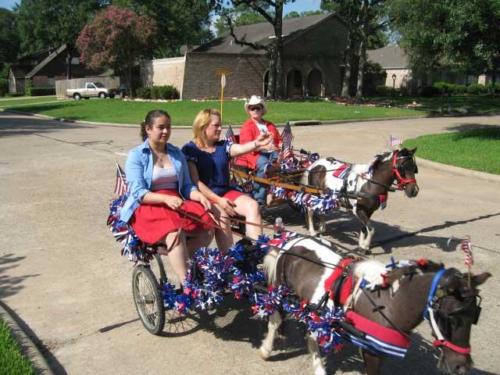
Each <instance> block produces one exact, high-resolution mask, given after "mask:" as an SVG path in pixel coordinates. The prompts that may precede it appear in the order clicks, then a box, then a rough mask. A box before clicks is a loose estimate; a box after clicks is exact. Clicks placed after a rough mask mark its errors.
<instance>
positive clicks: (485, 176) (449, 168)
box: [416, 157, 500, 182]
mask: <svg viewBox="0 0 500 375" xmlns="http://www.w3.org/2000/svg"><path fill="white" fill-rule="evenodd" d="M416 159H417V162H418V164H420V165H423V166H426V167H428V168H432V169H436V170H440V171H444V172H448V173H451V174H455V175H460V176H466V177H477V178H480V179H482V180H486V181H490V182H500V175H496V174H492V173H486V172H480V171H474V170H472V169H465V168H460V167H455V166H454V165H448V164H442V163H438V162H435V161H431V160H427V159H422V158H419V157H417V158H416Z"/></svg>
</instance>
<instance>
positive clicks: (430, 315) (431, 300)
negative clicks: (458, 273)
mask: <svg viewBox="0 0 500 375" xmlns="http://www.w3.org/2000/svg"><path fill="white" fill-rule="evenodd" d="M447 271H454V270H452V269H448V270H446V269H445V268H441V269H440V270H439V271H438V272H437V273H436V275H435V276H434V279H433V280H432V284H431V288H430V290H429V295H428V297H427V304H426V308H425V310H424V319H427V320H428V321H429V323H430V326H431V329H432V332H433V334H434V336H435V337H436V340H435V341H434V343H433V345H434V346H436V347H443V346H444V347H447V348H448V349H451V350H453V351H454V352H456V353H459V354H463V355H467V354H470V352H471V348H470V346H468V347H462V346H459V345H456V344H453V343H452V342H451V341H450V340H449V339H447V338H446V336H445V334H443V332H441V329H440V328H439V324H438V322H437V319H436V315H437V314H438V311H439V308H440V305H441V302H442V300H443V298H445V297H447V295H445V294H441V295H438V293H437V291H438V289H439V282H440V281H441V278H442V277H443V276H444V274H445V273H446V272H447ZM466 298H467V299H471V302H472V298H473V299H474V301H473V302H475V299H476V298H479V299H480V297H479V295H477V294H474V293H471V294H470V295H468V296H466ZM480 304H481V303H480V302H479V303H478V304H476V303H474V304H473V305H474V306H472V324H476V323H477V321H478V320H479V315H480V313H481V307H480ZM468 306H469V305H467V306H466V307H464V308H461V309H459V310H457V311H452V312H451V313H449V314H447V315H446V316H443V315H442V314H441V315H440V319H450V315H453V314H457V313H459V312H462V311H464V310H465V309H467V308H468ZM446 333H447V334H449V332H446Z"/></svg>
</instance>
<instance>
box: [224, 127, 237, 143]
mask: <svg viewBox="0 0 500 375" xmlns="http://www.w3.org/2000/svg"><path fill="white" fill-rule="evenodd" d="M226 141H229V142H233V143H236V136H235V135H234V131H233V128H232V127H231V125H229V127H228V128H227V130H226Z"/></svg>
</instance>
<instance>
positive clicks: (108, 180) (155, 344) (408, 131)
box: [0, 113, 500, 375]
mask: <svg viewBox="0 0 500 375" xmlns="http://www.w3.org/2000/svg"><path fill="white" fill-rule="evenodd" d="M173 120H174V123H175V119H173ZM480 124H489V125H497V126H500V116H496V117H469V118H439V119H438V118H436V119H412V120H395V121H384V122H381V121H377V122H363V123H351V124H337V125H321V126H313V127H297V128H294V129H293V132H294V135H295V140H294V145H295V146H296V147H303V148H305V149H309V150H314V151H317V152H319V153H320V154H321V155H323V156H335V157H337V158H339V159H345V160H348V161H352V162H369V161H370V160H371V158H372V156H373V155H374V154H375V153H377V152H380V151H384V149H385V147H386V143H387V140H388V138H389V135H390V134H393V135H398V136H401V137H404V138H409V137H414V136H417V135H421V134H428V133H438V132H445V131H454V130H457V129H462V128H465V127H474V126H478V125H480ZM190 136H191V131H190V130H174V134H173V137H172V139H171V141H172V143H174V144H176V145H182V144H184V142H186V141H187V140H188V139H189V138H190ZM139 141H140V139H139V129H138V126H137V127H136V128H126V127H106V126H93V125H79V124H64V123H60V122H55V121H50V120H42V119H37V118H34V117H29V116H22V115H13V114H8V113H0V194H1V196H2V198H3V199H2V202H1V204H0V207H1V212H2V215H1V216H0V233H2V241H1V243H0V298H1V299H2V301H3V302H4V303H5V304H7V305H8V306H9V307H10V308H11V309H12V310H13V311H15V313H16V314H17V315H18V316H19V317H20V318H21V319H22V320H23V321H24V322H25V323H26V325H27V326H29V328H30V330H31V332H30V334H31V335H32V336H33V337H34V338H35V339H36V340H38V341H39V343H40V344H41V345H42V346H43V348H44V351H45V353H46V355H47V357H48V359H49V362H50V364H51V366H52V367H53V368H54V370H55V371H56V372H57V373H61V374H64V373H68V374H110V373H114V374H159V373H164V374H165V373H166V374H223V373H224V374H235V373H238V374H265V373H272V374H308V373H311V372H312V367H311V361H310V358H309V356H308V355H307V353H306V349H305V346H304V342H303V339H302V335H303V331H302V329H301V327H299V326H297V325H295V324H294V323H293V322H288V323H287V324H286V326H285V332H286V333H287V334H289V338H288V339H281V340H279V342H278V343H277V348H278V351H277V352H276V354H275V356H274V357H273V358H272V359H271V361H268V362H264V361H262V360H260V358H258V356H257V353H256V350H255V347H256V346H257V345H258V344H259V342H260V340H261V338H262V335H263V333H264V331H263V327H264V325H263V324H262V323H261V322H260V321H258V320H256V319H254V318H252V317H251V314H250V312H249V309H248V306H247V305H246V304H245V303H244V302H235V301H228V302H227V303H226V304H225V305H224V306H223V307H222V308H221V309H219V310H218V311H217V312H215V313H212V317H211V319H209V320H207V319H206V318H203V319H202V320H201V323H200V320H199V319H198V316H195V317H194V319H188V320H187V321H186V322H185V323H184V327H180V326H175V327H174V328H175V329H177V330H178V332H173V333H172V332H165V334H164V335H163V336H159V337H157V336H152V335H150V334H148V333H147V332H146V331H145V330H144V328H143V327H142V324H141V323H140V321H139V320H138V318H137V314H136V312H135V308H134V305H133V301H132V296H131V274H132V264H131V263H129V262H128V261H127V260H126V259H124V258H122V257H121V256H120V254H119V246H118V244H117V243H115V241H114V240H113V238H112V236H111V234H110V233H109V231H108V229H107V227H106V225H105V220H106V217H107V213H108V202H109V200H110V198H111V197H112V190H113V186H114V172H115V166H114V163H115V160H116V161H118V162H120V163H122V164H123V163H124V160H125V155H126V152H127V151H128V150H129V149H130V148H132V147H133V146H134V145H136V144H138V142H139ZM499 147H500V146H499ZM417 155H418V152H417ZM419 169H420V173H419V175H418V183H419V185H420V188H421V191H420V194H419V196H418V197H417V198H415V199H408V198H406V197H404V195H403V194H402V193H393V194H391V195H390V198H389V202H388V208H387V209H386V210H384V211H381V212H378V213H376V214H375V215H374V222H375V228H376V231H377V232H376V234H375V238H374V241H375V244H376V247H375V248H374V249H373V251H374V257H376V258H377V259H381V260H383V261H385V260H387V259H389V257H390V256H394V257H395V258H397V259H408V258H420V257H428V258H431V259H434V260H440V261H443V262H445V264H446V265H447V266H456V267H460V268H461V269H464V266H463V255H462V254H461V253H460V252H459V251H456V250H455V247H456V245H457V243H458V240H454V239H453V238H463V237H465V236H467V235H470V236H471V237H472V242H473V244H474V245H475V247H474V256H475V265H474V270H475V271H477V272H479V271H481V272H482V271H489V272H491V273H493V275H494V277H493V278H492V279H490V280H489V281H488V282H487V283H486V284H485V285H484V286H483V288H482V296H483V298H484V300H483V313H482V317H481V320H480V322H479V325H478V326H476V327H474V329H473V336H472V348H473V357H474V360H475V364H476V369H475V370H474V373H475V374H496V373H500V357H499V356H498V355H495V354H494V353H498V344H497V340H498V338H499V337H500V318H499V315H498V307H499V306H500V293H499V291H498V288H496V285H497V282H498V281H497V277H498V269H499V265H500V258H499V255H500V245H499V242H500V198H499V192H500V182H493V181H488V180H483V179H478V178H472V177H469V176H464V175H460V174H455V173H450V172H447V171H442V170H436V169H433V168H429V167H427V166H423V165H420V167H419ZM276 214H279V215H282V216H286V219H285V223H294V225H288V228H292V229H297V230H298V231H305V229H304V228H303V227H301V226H300V225H299V224H300V218H299V217H298V216H297V215H296V214H295V213H293V212H292V211H290V210H286V209H282V210H277V211H276V212H274V215H276ZM331 219H332V220H331V221H330V223H329V226H328V230H329V234H330V235H331V236H332V238H334V240H335V241H337V242H338V243H339V244H340V245H341V246H342V247H344V248H347V249H353V248H354V247H355V244H356V242H357V240H356V231H357V230H358V229H359V226H358V225H357V223H356V221H354V220H353V219H352V217H350V216H349V215H347V214H344V213H336V214H334V215H333V216H332V217H331ZM450 238H451V239H452V240H451V241H449V239H450ZM171 328H172V327H171ZM183 331H185V332H187V333H188V334H183ZM413 338H414V345H413V347H412V349H411V351H410V353H409V354H408V356H407V358H406V359H405V360H404V361H396V360H389V361H387V362H386V364H385V365H384V372H385V373H387V374H389V373H392V374H394V373H398V374H422V373H426V374H428V375H431V374H437V373H438V372H437V370H436V358H435V353H436V352H435V351H434V349H433V348H432V345H431V341H432V338H431V334H430V329H429V328H428V327H427V325H426V324H422V325H421V326H420V327H419V328H418V330H417V331H416V333H415V334H414V336H413ZM362 368H363V367H362V363H361V361H360V358H359V356H358V355H357V352H356V350H354V349H352V348H347V349H345V350H344V351H343V352H342V353H340V354H338V355H332V356H331V357H330V358H329V371H330V372H332V373H333V372H337V373H344V374H357V373H359V372H361V371H362Z"/></svg>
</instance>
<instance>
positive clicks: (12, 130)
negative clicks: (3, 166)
mask: <svg viewBox="0 0 500 375" xmlns="http://www.w3.org/2000/svg"><path fill="white" fill-rule="evenodd" d="M26 115H29V114H28V113H27V114H26ZM0 120H2V125H1V126H0V138H1V137H9V136H19V135H32V134H34V133H53V132H56V131H59V130H67V129H79V128H83V126H80V125H77V124H66V123H64V122H59V121H56V120H49V119H40V118H37V117H32V118H29V119H27V118H5V117H3V116H0ZM86 127H87V126H86Z"/></svg>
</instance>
